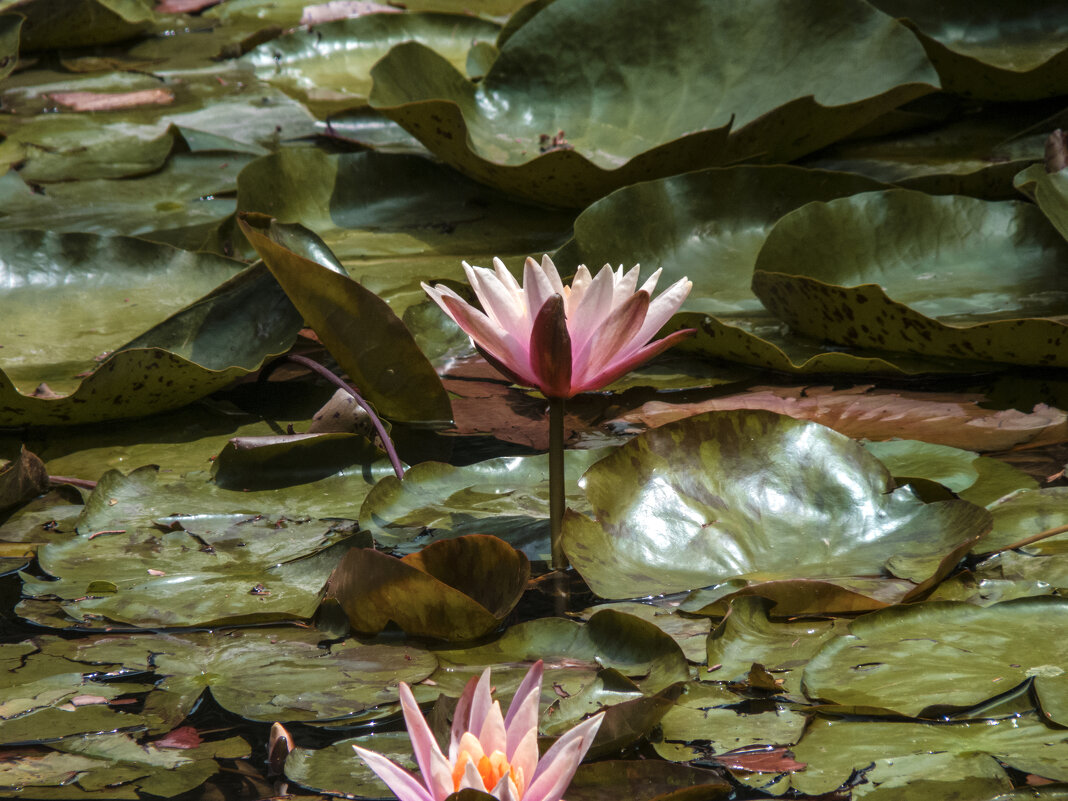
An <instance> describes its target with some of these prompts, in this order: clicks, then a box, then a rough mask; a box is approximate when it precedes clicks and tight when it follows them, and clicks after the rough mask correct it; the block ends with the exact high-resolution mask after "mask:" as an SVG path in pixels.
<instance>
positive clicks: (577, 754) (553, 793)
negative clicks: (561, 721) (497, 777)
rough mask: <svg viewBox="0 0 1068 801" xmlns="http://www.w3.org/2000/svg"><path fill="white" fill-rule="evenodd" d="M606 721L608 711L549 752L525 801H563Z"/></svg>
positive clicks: (572, 733) (582, 725)
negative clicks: (603, 722) (572, 779)
mask: <svg viewBox="0 0 1068 801" xmlns="http://www.w3.org/2000/svg"><path fill="white" fill-rule="evenodd" d="M603 719H604V712H600V713H598V714H596V715H594V716H593V717H592V718H589V719H588V720H584V721H582V723H580V724H578V725H577V726H575V728H573V729H571V730H570V731H568V732H566V733H565V734H564V735H563V736H562V737H561V738H560V739H559V740H557V741H556V742H555V743H553V745H552V747H551V748H550V749H549V750H548V751H546V752H545V756H544V757H542V759H541V762H539V763H538V771H537V773H536V774H535V775H534V778H533V780H532V781H531V782H530V784H528V785H527V789H526V792H525V793H523V801H559V800H560V798H561V797H562V796H563V794H564V793H565V792H566V791H567V786H568V785H569V784H571V777H572V776H574V775H575V771H576V770H577V769H578V766H579V763H580V762H582V758H583V757H584V756H586V752H587V751H588V750H589V748H590V746H591V745H592V744H593V738H594V736H595V735H596V734H597V729H599V728H600V726H601V721H602V720H603Z"/></svg>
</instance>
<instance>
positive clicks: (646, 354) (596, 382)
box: [572, 328, 697, 393]
mask: <svg viewBox="0 0 1068 801" xmlns="http://www.w3.org/2000/svg"><path fill="white" fill-rule="evenodd" d="M696 331H697V329H696V328H684V329H682V330H681V331H675V332H674V333H673V334H669V335H668V336H666V337H664V338H663V339H658V340H657V341H656V342H650V343H649V344H648V345H646V346H645V347H644V348H641V349H639V350H638V351H637V352H635V353H632V354H631V355H630V356H627V357H626V358H624V359H613V360H612V361H611V362H610V363H609V364H608V365H607V366H606V367H605V369H604V370H603V371H602V372H601V373H600V374H598V375H595V376H593V377H592V378H590V379H587V380H584V381H583V382H582V383H581V384H576V385H575V386H574V387H572V391H573V392H575V393H579V392H588V391H590V390H594V389H600V388H601V387H604V386H607V385H608V384H611V383H612V382H613V381H615V380H616V379H617V378H619V377H620V376H623V375H626V374H627V373H629V372H630V371H631V370H633V369H634V368H635V367H637V366H638V365H639V364H642V363H643V362H647V361H649V359H651V358H653V357H654V356H659V355H660V354H661V353H663V352H664V351H665V350H667V349H668V348H670V347H671V346H672V345H674V344H675V343H677V342H678V341H680V340H682V339H685V338H686V337H688V336H690V335H691V334H693V333H695V332H696Z"/></svg>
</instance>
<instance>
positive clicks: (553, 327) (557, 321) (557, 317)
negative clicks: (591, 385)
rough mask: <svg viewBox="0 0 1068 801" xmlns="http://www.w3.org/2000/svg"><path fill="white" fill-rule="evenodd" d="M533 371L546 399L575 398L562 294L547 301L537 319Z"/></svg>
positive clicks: (532, 334)
mask: <svg viewBox="0 0 1068 801" xmlns="http://www.w3.org/2000/svg"><path fill="white" fill-rule="evenodd" d="M530 369H531V370H532V371H533V372H534V375H535V376H537V378H538V382H537V384H535V386H537V388H538V389H540V390H541V391H542V393H543V394H544V395H545V396H546V397H548V398H568V397H571V394H572V393H571V337H570V336H569V335H568V332H567V318H566V317H564V299H563V297H561V296H560V295H553V296H552V297H550V298H549V299H548V300H547V301H545V305H544V306H542V307H541V310H540V311H539V312H538V316H537V317H535V318H534V328H533V329H532V330H531V332H530Z"/></svg>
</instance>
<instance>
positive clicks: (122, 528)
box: [20, 468, 371, 627]
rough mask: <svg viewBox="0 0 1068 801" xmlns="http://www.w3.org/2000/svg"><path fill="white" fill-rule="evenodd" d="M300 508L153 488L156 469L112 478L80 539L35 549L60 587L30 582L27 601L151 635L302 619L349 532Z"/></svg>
mask: <svg viewBox="0 0 1068 801" xmlns="http://www.w3.org/2000/svg"><path fill="white" fill-rule="evenodd" d="M361 469H362V468H361ZM370 483H371V482H370V480H365V479H363V478H362V477H360V476H354V477H353V478H352V479H349V480H347V481H346V480H344V477H334V478H331V479H326V480H325V481H324V482H316V483H312V484H307V485H303V487H302V488H301V490H302V491H303V492H305V493H307V494H308V495H309V496H310V497H311V498H313V499H314V500H313V503H319V504H321V503H323V502H324V500H325V499H324V498H323V497H322V496H323V495H324V494H326V493H324V490H326V486H324V484H326V485H330V484H333V485H334V486H335V487H339V488H340V487H344V488H345V489H346V490H347V491H348V492H351V493H358V492H360V491H361V490H362V491H363V492H366V491H367V489H368V487H369V484H370ZM343 491H344V490H343ZM327 497H328V495H327ZM326 502H329V501H326ZM276 504H277V506H275V505H276ZM272 508H277V510H278V511H277V512H272V511H268V510H269V509H272ZM257 509H261V510H263V511H262V512H257V511H256V510H257ZM299 509H300V504H299V503H294V502H293V501H292V500H290V501H289V502H287V499H286V498H285V495H284V494H283V493H282V492H281V491H274V492H273V493H272V492H262V493H228V492H226V491H225V490H216V489H214V488H213V487H212V485H211V484H208V483H207V482H206V481H205V479H204V477H203V476H202V477H201V478H200V482H197V481H196V479H191V480H190V479H187V480H186V481H185V482H182V483H180V484H178V483H172V484H169V485H165V486H159V485H157V484H156V482H155V471H154V470H153V469H151V468H144V469H141V470H137V471H134V472H133V473H131V474H130V475H129V476H123V475H121V474H120V473H117V472H111V473H108V474H105V475H104V476H103V477H102V478H101V480H100V482H99V484H98V485H97V488H96V490H95V491H94V493H93V495H92V496H90V498H89V500H88V501H87V503H86V506H85V509H84V510H83V512H82V515H81V517H80V518H79V520H78V522H77V531H78V536H77V537H74V538H68V539H65V540H62V541H59V542H54V543H51V544H50V545H47V546H45V547H42V548H40V549H39V550H38V561H39V563H40V565H41V568H42V570H44V571H45V572H47V573H49V574H50V575H52V576H54V577H55V578H56V579H58V580H40V579H34V578H30V577H29V576H26V577H24V584H23V593H24V595H26V596H27V598H28V599H31V600H32V599H34V598H38V599H56V600H58V602H59V603H60V604H61V607H60V608H61V609H62V611H63V612H64V613H65V614H66V615H67V616H68V617H69V618H70V619H71V620H72V621H81V620H84V619H88V620H92V619H94V618H95V619H99V618H101V617H103V618H106V619H108V620H113V621H120V622H123V623H127V624H129V625H133V626H142V627H155V626H191V625H204V624H208V623H212V622H219V621H223V620H227V621H252V620H277V619H286V618H309V617H311V615H312V614H313V613H314V612H315V609H316V608H317V607H318V605H319V601H320V594H321V590H322V588H323V587H324V585H325V584H326V580H327V578H328V577H329V576H330V573H331V571H332V570H333V569H334V567H335V566H336V565H337V563H338V561H339V560H340V559H341V557H342V556H343V555H344V552H345V550H347V547H348V546H347V545H345V544H342V543H343V541H344V540H346V539H348V538H349V537H351V536H352V533H353V526H352V524H351V522H349V523H346V522H345V521H339V520H322V521H320V520H316V519H313V518H311V517H302V516H300V515H301V512H300V511H299ZM183 512H184V514H183ZM264 512H265V513H264ZM161 528H163V529H164V530H162V531H161ZM24 603H25V602H24ZM30 609H31V610H32V609H33V607H32V606H31V607H30ZM20 613H23V614H25V613H26V612H24V611H22V608H21V607H20ZM68 625H69V624H68Z"/></svg>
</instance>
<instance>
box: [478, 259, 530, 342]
mask: <svg viewBox="0 0 1068 801" xmlns="http://www.w3.org/2000/svg"><path fill="white" fill-rule="evenodd" d="M463 265H464V271H465V272H466V273H467V280H468V282H470V284H471V287H472V288H473V289H474V290H475V294H476V295H478V299H479V301H480V302H481V303H482V310H483V311H484V312H485V313H486V316H487V317H488V318H489V319H490V320H491V321H492V322H493V323H494V324H495V325H496V326H497V327H498V328H500V329H503V330H504V331H507V332H508V333H510V334H511V335H512V336H513V337H515V338H516V339H517V340H521V341H526V340H527V339H529V338H530V320H529V319H527V310H526V304H525V303H524V302H523V296H522V291H520V292H518V293H513V292H511V291H510V290H509V289H508V287H507V286H505V285H504V284H502V283H501V280H500V278H498V277H497V275H496V274H495V273H492V272H490V271H489V270H487V269H485V268H483V267H472V266H471V265H469V264H468V263H467V262H466V261H465V262H464V263H463Z"/></svg>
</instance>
